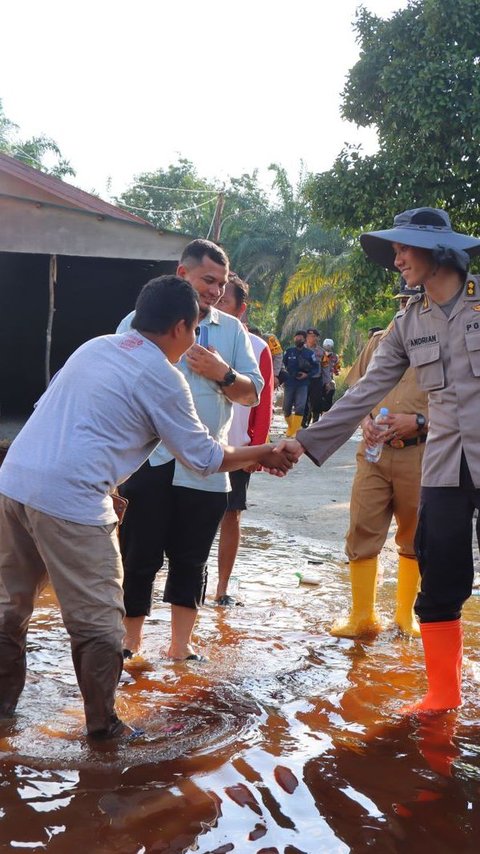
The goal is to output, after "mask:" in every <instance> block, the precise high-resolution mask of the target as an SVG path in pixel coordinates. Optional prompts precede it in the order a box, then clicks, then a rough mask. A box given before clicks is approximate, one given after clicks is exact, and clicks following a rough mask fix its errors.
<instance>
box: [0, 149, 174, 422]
mask: <svg viewBox="0 0 480 854" xmlns="http://www.w3.org/2000/svg"><path fill="white" fill-rule="evenodd" d="M190 239H191V238H189V237H187V236H186V235H183V234H178V233H175V232H165V231H158V230H157V229H155V228H154V227H153V226H152V225H151V224H150V223H148V222H146V221H145V220H143V219H140V217H138V216H135V215H134V214H131V213H129V212H127V211H125V210H122V209H121V208H118V207H115V206H114V205H111V204H109V203H108V202H104V201H102V199H99V198H97V197H96V196H94V195H91V194H90V193H85V192H84V191H83V190H79V189H78V188H76V187H73V186H72V185H71V184H67V183H65V182H64V181H61V180H60V179H59V178H54V177H52V176H51V175H46V174H45V173H43V172H40V171H38V170H37V169H32V168H31V167H30V166H27V165H26V164H24V163H21V162H20V161H18V160H15V159H14V158H13V157H9V156H8V155H6V154H0V416H1V415H6V414H17V413H22V414H23V413H28V412H29V411H30V410H31V408H32V406H33V403H34V402H35V400H37V399H38V397H39V396H40V394H41V393H42V391H43V390H44V388H45V385H46V381H47V379H48V377H49V376H50V375H52V376H53V374H54V373H55V372H56V371H57V370H58V369H59V368H60V367H61V366H62V365H63V363H64V362H65V360H66V359H67V358H68V356H69V355H70V353H72V352H73V350H75V349H76V348H77V347H78V346H79V345H80V344H82V343H83V342H84V341H86V340H87V339H89V338H93V337H94V336H96V335H103V334H105V333H108V332H114V331H115V328H116V326H117V324H118V321H119V320H120V319H121V318H122V317H123V316H124V315H125V314H127V313H128V312H129V311H131V309H132V308H133V306H134V304H135V300H136V297H137V294H138V291H139V290H140V288H141V287H142V285H144V284H145V282H147V281H148V280H149V279H151V278H152V277H154V276H158V275H161V274H162V273H171V272H174V271H175V269H176V265H177V262H178V259H179V257H180V255H181V253H182V250H183V248H184V246H185V245H186V244H187V243H188V242H189V240H190Z"/></svg>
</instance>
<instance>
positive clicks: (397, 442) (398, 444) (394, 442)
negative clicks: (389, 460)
mask: <svg viewBox="0 0 480 854" xmlns="http://www.w3.org/2000/svg"><path fill="white" fill-rule="evenodd" d="M390 445H391V447H392V448H404V447H405V442H404V441H403V439H399V438H398V436H396V437H394V438H393V439H390Z"/></svg>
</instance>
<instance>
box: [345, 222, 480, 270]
mask: <svg viewBox="0 0 480 854" xmlns="http://www.w3.org/2000/svg"><path fill="white" fill-rule="evenodd" d="M360 243H361V246H362V249H363V250H364V252H365V253H366V255H368V257H369V258H370V259H371V260H372V261H374V262H375V264H380V266H382V267H387V269H388V270H396V267H395V263H394V261H395V253H394V251H393V247H392V243H403V244H405V246H416V247H418V248H419V249H437V248H439V247H448V248H450V249H454V250H461V249H463V250H464V251H465V252H468V254H469V255H470V257H473V256H474V255H478V254H479V253H480V240H479V239H478V238H477V237H470V236H469V235H468V234H460V233H459V232H457V231H454V230H453V228H452V225H451V222H450V217H449V216H448V214H447V212H446V211H442V210H441V209H440V208H414V209H413V210H410V211H403V212H402V213H399V214H397V216H396V217H395V218H394V220H393V228H389V229H387V230H385V231H368V232H366V233H365V234H361V235H360Z"/></svg>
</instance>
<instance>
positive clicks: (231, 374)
mask: <svg viewBox="0 0 480 854" xmlns="http://www.w3.org/2000/svg"><path fill="white" fill-rule="evenodd" d="M236 379H237V375H236V373H235V371H232V369H231V368H229V370H228V371H227V373H226V374H225V376H224V378H223V380H222V382H221V385H222V386H226V385H232V384H233V383H234V382H235V380H236Z"/></svg>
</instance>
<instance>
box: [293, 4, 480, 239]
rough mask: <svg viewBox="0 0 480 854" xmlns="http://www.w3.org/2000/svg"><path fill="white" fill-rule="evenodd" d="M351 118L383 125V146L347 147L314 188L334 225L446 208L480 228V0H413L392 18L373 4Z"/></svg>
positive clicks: (350, 88)
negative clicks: (369, 149)
mask: <svg viewBox="0 0 480 854" xmlns="http://www.w3.org/2000/svg"><path fill="white" fill-rule="evenodd" d="M355 29H356V32H357V40H358V42H359V44H360V47H361V54H360V59H359V61H358V62H357V64H356V65H355V66H354V67H353V68H352V70H351V71H350V74H349V77H348V80H347V84H346V87H345V90H344V92H343V107H342V114H343V116H344V118H346V119H348V120H350V121H353V122H355V123H356V124H357V125H360V126H362V127H374V128H376V130H377V132H378V142H379V151H378V153H377V154H374V155H372V156H368V157H367V156H363V155H362V152H361V149H360V148H359V147H356V146H347V147H346V148H345V149H344V150H343V151H342V152H341V153H340V154H339V156H338V158H337V159H336V161H335V163H334V166H333V168H332V169H331V170H329V171H328V172H324V173H323V174H321V175H318V176H316V178H315V179H313V180H312V181H311V182H310V185H309V188H308V192H307V196H308V198H309V199H310V200H311V202H312V205H313V209H314V211H315V213H316V215H317V216H318V217H319V218H320V219H321V220H322V221H323V222H324V223H327V224H329V223H330V224H335V225H340V226H342V227H344V228H348V229H365V228H368V227H369V226H370V225H374V226H375V227H377V228H381V227H382V226H389V225H390V224H391V221H392V217H393V216H394V214H395V213H398V211H401V210H404V209H406V208H411V207H417V206H422V205H431V206H440V207H445V208H447V209H448V210H450V212H451V213H452V214H453V219H454V221H455V224H456V225H457V227H460V226H463V227H465V228H466V229H467V230H474V231H475V230H478V229H479V228H480V205H479V199H478V194H477V188H478V186H479V180H480V160H479V154H478V153H479V151H480V3H478V0H455V2H452V0H411V2H410V4H409V6H408V7H407V8H406V9H404V10H401V11H399V12H397V13H396V14H394V15H393V17H392V18H391V19H390V20H386V21H385V20H382V19H380V18H379V17H377V16H375V15H373V14H371V13H369V12H368V11H366V9H365V8H361V9H360V10H359V11H358V12H357V17H356V23H355Z"/></svg>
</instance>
